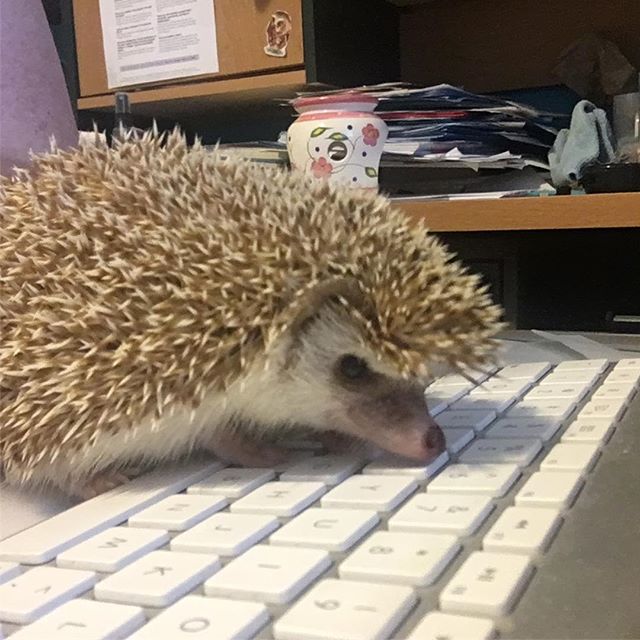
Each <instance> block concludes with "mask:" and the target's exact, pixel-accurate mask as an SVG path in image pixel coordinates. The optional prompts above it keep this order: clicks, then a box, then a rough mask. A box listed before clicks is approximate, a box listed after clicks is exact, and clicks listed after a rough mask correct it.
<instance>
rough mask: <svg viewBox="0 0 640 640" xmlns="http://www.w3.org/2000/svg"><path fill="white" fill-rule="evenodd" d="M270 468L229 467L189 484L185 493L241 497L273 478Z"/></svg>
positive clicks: (273, 472) (273, 473)
mask: <svg viewBox="0 0 640 640" xmlns="http://www.w3.org/2000/svg"><path fill="white" fill-rule="evenodd" d="M275 475H276V474H275V471H273V470H272V469H250V468H244V469H240V468H235V467H233V468H232V467H229V468H228V469H222V470H221V471H217V472H216V473H214V474H212V475H210V476H209V477H208V478H205V479H204V480H201V481H200V482H197V483H196V484H194V485H191V486H190V487H189V488H188V489H187V493H189V494H191V493H193V494H204V495H217V496H224V497H225V498H233V499H236V498H242V496H246V495H247V493H249V492H251V491H253V490H254V489H257V488H258V487H259V486H261V485H263V484H264V483H265V482H269V480H273V479H274V478H275Z"/></svg>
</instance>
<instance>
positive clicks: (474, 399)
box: [0, 359, 640, 640]
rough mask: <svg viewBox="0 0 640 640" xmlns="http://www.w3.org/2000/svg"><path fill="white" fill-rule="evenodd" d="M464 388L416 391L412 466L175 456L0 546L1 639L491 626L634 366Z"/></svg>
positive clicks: (489, 633)
mask: <svg viewBox="0 0 640 640" xmlns="http://www.w3.org/2000/svg"><path fill="white" fill-rule="evenodd" d="M478 382H479V384H472V383H470V382H469V381H468V380H467V379H465V378H464V377H462V376H458V375H451V376H445V377H443V378H441V379H439V380H437V381H436V382H434V383H433V384H432V385H430V386H429V388H428V389H427V391H426V395H427V402H428V403H429V405H430V406H431V407H432V412H433V413H434V414H436V421H437V422H439V424H440V425H442V427H443V429H444V431H445V433H446V436H447V452H445V453H443V454H442V455H440V456H439V457H438V458H437V459H436V460H434V461H433V462H432V463H431V464H429V465H428V466H426V467H425V466H420V465H416V464H414V463H407V462H406V461H402V460H398V459H394V458H386V457H383V458H379V459H376V460H373V461H370V460H359V459H355V458H353V457H348V456H340V455H323V454H322V452H317V451H314V450H309V451H308V452H307V453H306V454H304V453H303V454H299V455H297V456H296V459H295V460H293V461H292V462H291V463H290V464H289V465H288V466H287V465H285V466H284V467H280V468H279V469H277V470H269V469H267V470H265V469H244V468H236V467H225V465H223V464H222V463H220V462H211V461H209V462H202V463H199V462H194V463H192V464H190V465H185V466H183V467H181V468H179V469H172V470H158V471H155V472H152V473H150V474H147V475H145V476H143V477H141V478H138V479H136V480H134V481H132V482H131V483H129V484H128V485H127V486H125V487H122V488H119V489H116V490H113V491H110V492H108V493H106V494H103V495H102V496H98V497H97V498H94V499H92V500H89V501H87V502H85V503H83V504H80V505H78V506H77V507H74V508H72V509H69V510H68V511H65V512H63V513H61V514H59V515H58V516H55V517H53V518H50V519H49V520H46V521H44V522H42V523H40V524H39V525H36V526H34V527H32V528H30V529H28V530H26V531H23V532H21V533H18V534H16V535H14V536H13V537H11V538H8V539H5V540H3V541H1V542H0V623H1V629H2V630H1V631H0V637H3V636H2V634H4V636H8V637H11V638H15V639H16V640H26V639H32V640H35V639H38V640H44V639H46V640H70V639H73V640H89V639H91V640H99V639H102V640H106V639H109V640H114V639H120V638H133V639H136V640H143V639H147V638H148V639H152V638H153V639H160V640H162V639H163V638H167V639H174V638H175V639H176V640H179V639H180V638H185V640H186V639H188V638H197V639H199V640H205V639H212V640H213V639H215V640H225V639H231V638H233V639H241V638H253V637H258V638H275V639H276V640H305V639H309V640H311V639H313V640H318V639H326V640H338V639H344V638H349V639H351V638H353V639H354V640H365V639H370V638H371V639H383V638H409V639H411V640H419V639H424V640H436V639H440V640H445V639H446V640H462V639H465V640H480V639H482V638H490V637H493V636H494V635H496V634H498V633H499V632H500V631H502V630H503V629H508V628H509V622H508V621H509V615H510V614H511V613H512V612H513V611H514V609H515V608H517V606H518V602H519V600H520V599H521V597H522V595H523V593H524V592H525V591H526V589H527V586H528V584H529V582H530V580H531V578H532V576H533V575H534V574H535V572H536V571H538V572H544V571H545V566H544V559H545V554H546V553H547V552H548V550H549V549H550V548H552V547H553V544H554V539H555V538H556V537H557V536H561V535H562V531H563V528H562V525H563V521H564V520H565V519H566V518H567V514H568V511H569V510H570V509H571V508H572V505H573V504H574V502H575V501H576V500H577V501H578V502H579V501H580V497H579V494H580V491H581V488H582V487H583V485H584V484H585V483H589V482H590V481H591V479H592V478H591V476H592V475H593V469H594V466H595V467H596V469H597V466H596V465H597V464H598V458H599V456H600V454H601V453H602V451H603V448H605V449H606V447H607V443H608V442H609V439H610V438H611V436H612V434H613V432H614V431H615V429H616V426H617V424H618V423H619V421H620V420H621V419H622V417H623V414H624V413H625V410H626V408H627V407H628V405H629V403H630V402H632V399H633V398H634V395H635V394H636V392H637V390H638V387H639V385H640V359H628V360H622V361H620V362H618V363H608V362H606V361H604V360H582V361H571V362H569V361H568V362H563V363H562V364H560V365H558V366H556V367H552V366H551V365H550V364H548V363H530V364H522V365H512V366H508V367H505V368H504V369H502V370H501V371H498V372H497V373H496V374H494V375H493V376H491V377H490V378H489V379H487V380H484V381H482V380H481V379H480V380H479V381H478ZM305 455H306V457H305ZM569 513H570V512H569ZM3 517H6V514H3Z"/></svg>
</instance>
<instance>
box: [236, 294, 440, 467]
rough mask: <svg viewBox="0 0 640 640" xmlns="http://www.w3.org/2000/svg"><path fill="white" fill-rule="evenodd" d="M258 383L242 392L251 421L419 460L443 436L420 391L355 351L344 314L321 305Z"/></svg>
mask: <svg viewBox="0 0 640 640" xmlns="http://www.w3.org/2000/svg"><path fill="white" fill-rule="evenodd" d="M262 380H263V382H262V383H261V382H259V381H258V380H257V379H254V382H253V383H252V384H250V385H249V386H250V387H252V388H251V389H249V388H247V392H248V393H249V394H250V405H251V406H252V407H253V410H252V411H253V413H254V416H253V419H254V420H255V421H256V422H258V423H259V422H260V421H263V420H266V421H267V422H271V423H278V422H280V423H287V422H289V423H295V424H298V425H304V426H308V427H311V428H314V429H318V430H322V431H336V432H338V433H342V434H346V435H349V436H354V437H356V438H358V439H361V440H365V441H368V442H370V443H373V444H375V445H377V446H378V447H380V448H382V449H385V450H387V451H391V452H393V453H397V454H400V455H404V456H407V457H411V458H415V459H418V460H424V461H427V460H429V459H431V458H433V457H434V456H435V455H437V454H438V453H440V451H441V450H442V447H443V445H444V438H443V436H442V432H441V431H440V428H439V427H438V426H437V425H436V424H435V423H434V422H433V420H432V419H431V417H430V416H429V413H428V410H427V406H426V403H425V398H424V392H423V385H421V384H420V383H419V382H417V381H411V380H406V379H403V378H402V377H401V376H400V374H399V373H398V371H396V370H395V369H394V368H393V367H392V366H390V365H389V364H388V363H386V362H384V361H382V360H380V359H379V358H377V357H376V355H375V354H374V353H372V352H371V351H370V350H368V349H367V348H366V347H364V346H363V340H361V337H360V336H359V335H358V331H357V329H356V327H355V326H354V324H353V323H352V322H351V321H350V319H349V317H348V315H347V314H346V313H344V312H341V311H340V310H338V309H337V308H336V307H332V306H326V307H325V308H323V309H322V310H321V312H320V313H319V314H317V315H316V316H315V317H314V318H313V319H311V320H310V321H309V322H307V323H306V324H305V326H304V328H303V329H302V330H301V331H300V332H299V333H298V334H297V335H295V336H288V337H286V338H284V339H283V341H282V343H281V344H280V345H279V347H278V349H276V353H275V354H273V355H272V359H271V363H270V367H269V369H268V370H267V372H265V373H264V374H263V378H262Z"/></svg>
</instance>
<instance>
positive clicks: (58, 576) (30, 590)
mask: <svg viewBox="0 0 640 640" xmlns="http://www.w3.org/2000/svg"><path fill="white" fill-rule="evenodd" d="M95 581H96V574H95V573H93V571H74V570H73V569H58V568H56V567H35V568H34V569H30V570H29V571H25V572H24V573H22V574H20V575H19V576H17V577H15V578H14V579H13V580H9V581H8V582H5V583H4V584H2V585H0V621H1V622H15V623H16V624H27V623H28V622H33V621H34V620H36V619H37V618H40V617H41V616H43V615H44V614H45V613H48V612H49V611H51V610H52V609H55V608H56V607H58V606H60V605H61V604H63V603H64V602H66V601H67V600H71V599H72V598H75V597H76V596H78V595H80V594H82V593H84V592H85V591H88V590H89V589H91V587H92V586H93V584H94V583H95Z"/></svg>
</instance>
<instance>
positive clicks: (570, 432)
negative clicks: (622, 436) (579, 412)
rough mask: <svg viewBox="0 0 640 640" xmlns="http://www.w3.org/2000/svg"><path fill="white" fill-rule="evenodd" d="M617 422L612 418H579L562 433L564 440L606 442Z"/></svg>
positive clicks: (569, 441) (568, 441)
mask: <svg viewBox="0 0 640 640" xmlns="http://www.w3.org/2000/svg"><path fill="white" fill-rule="evenodd" d="M615 426H616V423H615V422H614V421H613V420H611V419H610V418H578V419H577V420H576V421H575V422H572V423H571V425H570V426H569V428H568V429H567V430H566V431H565V432H564V433H563V434H562V438H561V441H562V442H567V443H571V442H593V443H599V442H606V441H607V440H608V439H609V436H611V433H612V432H613V430H614V428H615Z"/></svg>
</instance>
